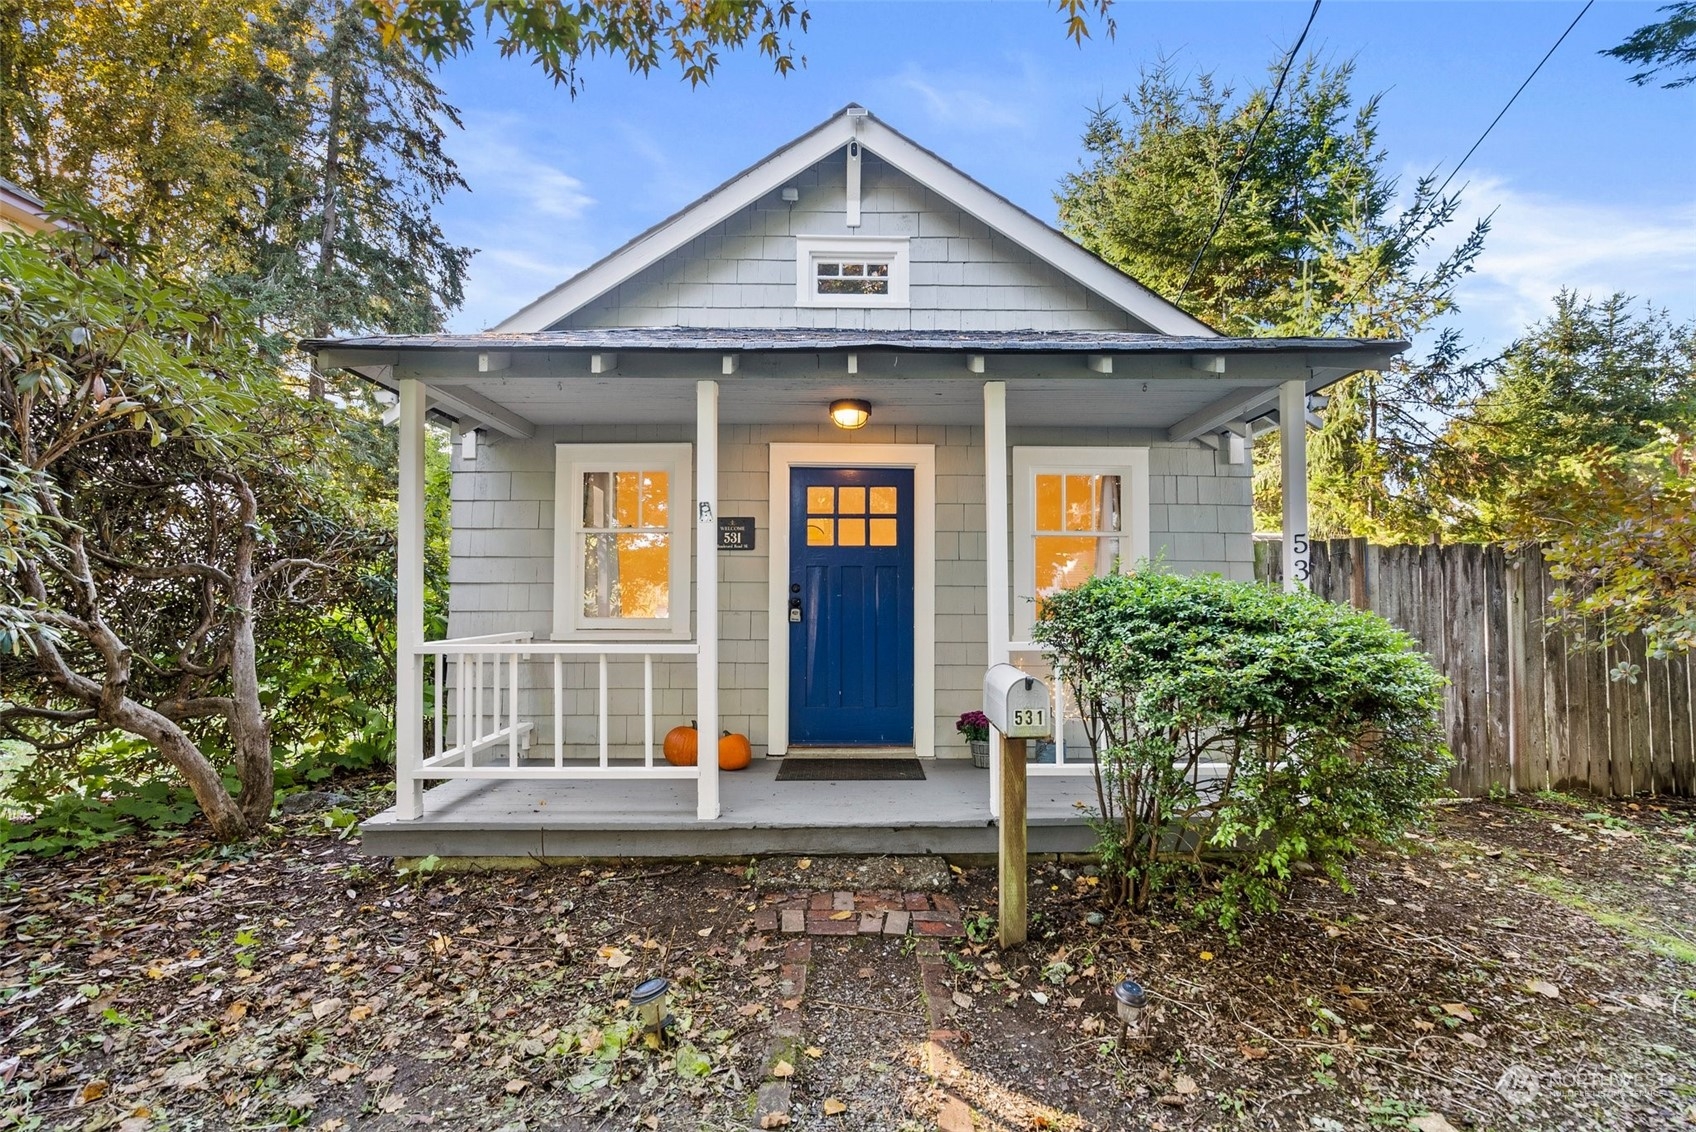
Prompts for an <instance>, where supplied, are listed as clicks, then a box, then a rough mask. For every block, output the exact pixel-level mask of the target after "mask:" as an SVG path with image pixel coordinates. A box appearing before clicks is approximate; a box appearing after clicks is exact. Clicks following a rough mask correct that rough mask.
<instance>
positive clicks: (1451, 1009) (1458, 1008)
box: [1443, 1002, 1478, 1022]
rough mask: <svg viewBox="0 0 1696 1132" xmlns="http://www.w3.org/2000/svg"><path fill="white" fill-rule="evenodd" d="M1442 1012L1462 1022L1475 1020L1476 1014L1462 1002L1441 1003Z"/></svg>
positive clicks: (1476, 1018) (1476, 1019)
mask: <svg viewBox="0 0 1696 1132" xmlns="http://www.w3.org/2000/svg"><path fill="white" fill-rule="evenodd" d="M1443 1013H1444V1014H1448V1015H1452V1016H1453V1017H1456V1018H1459V1019H1460V1020H1461V1021H1462V1022H1476V1021H1478V1016H1477V1015H1476V1014H1474V1013H1472V1010H1471V1009H1470V1008H1469V1007H1468V1006H1467V1005H1466V1003H1464V1002H1445V1003H1443Z"/></svg>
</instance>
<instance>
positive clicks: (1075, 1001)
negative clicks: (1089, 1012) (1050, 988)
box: [1061, 995, 1084, 1010]
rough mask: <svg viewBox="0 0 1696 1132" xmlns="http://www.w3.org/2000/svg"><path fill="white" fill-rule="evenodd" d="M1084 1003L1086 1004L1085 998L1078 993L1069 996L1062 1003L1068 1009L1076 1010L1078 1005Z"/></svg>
mask: <svg viewBox="0 0 1696 1132" xmlns="http://www.w3.org/2000/svg"><path fill="white" fill-rule="evenodd" d="M1083 1004H1084V1000H1083V999H1081V998H1079V997H1077V996H1076V995H1073V996H1072V997H1071V998H1068V999H1066V1000H1065V1001H1064V1002H1062V1003H1061V1005H1062V1006H1064V1007H1065V1008H1066V1009H1068V1010H1076V1009H1077V1008H1078V1007H1080V1006H1082V1005H1083Z"/></svg>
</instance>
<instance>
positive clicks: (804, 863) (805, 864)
mask: <svg viewBox="0 0 1696 1132" xmlns="http://www.w3.org/2000/svg"><path fill="white" fill-rule="evenodd" d="M795 867H796V868H798V869H810V868H812V867H813V859H812V858H811V857H802V858H801V859H800V860H799V861H796V862H795ZM783 1122H784V1123H785V1124H788V1123H789V1119H788V1118H787V1117H785V1118H784V1121H783Z"/></svg>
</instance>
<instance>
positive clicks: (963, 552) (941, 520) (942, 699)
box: [448, 423, 1253, 757]
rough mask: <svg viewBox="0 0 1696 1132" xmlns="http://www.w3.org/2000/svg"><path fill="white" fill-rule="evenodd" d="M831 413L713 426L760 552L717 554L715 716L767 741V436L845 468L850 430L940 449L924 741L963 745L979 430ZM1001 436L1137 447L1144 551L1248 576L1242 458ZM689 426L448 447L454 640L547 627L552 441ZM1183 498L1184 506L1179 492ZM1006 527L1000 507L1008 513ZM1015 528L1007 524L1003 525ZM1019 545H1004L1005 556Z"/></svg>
mask: <svg viewBox="0 0 1696 1132" xmlns="http://www.w3.org/2000/svg"><path fill="white" fill-rule="evenodd" d="M843 439H844V434H843V433H841V432H839V431H837V430H836V429H834V428H832V427H831V426H829V425H828V424H821V425H818V426H813V425H797V426H766V425H725V426H723V427H722V429H721V431H720V476H719V512H720V513H721V514H724V515H751V516H753V517H754V520H755V524H756V541H755V545H756V549H755V550H753V551H748V552H737V553H725V554H721V555H720V558H719V563H720V581H719V587H720V588H719V601H720V613H719V636H720V641H721V644H720V649H721V655H720V666H719V679H720V688H721V692H720V705H721V707H720V710H721V713H722V717H723V726H724V727H725V728H727V729H730V730H733V731H741V732H743V733H745V734H747V735H749V736H750V737H751V738H752V740H753V742H754V745H755V747H756V748H757V749H758V750H760V751H763V750H764V747H765V745H766V740H767V735H766V687H767V668H766V637H767V632H768V630H769V627H770V626H769V620H770V618H769V616H768V614H767V610H766V605H767V581H768V577H769V573H768V572H769V570H770V567H771V563H770V558H769V551H770V546H771V513H770V512H771V508H770V504H769V502H768V479H769V475H768V469H769V449H768V445H770V444H772V443H774V442H776V443H815V444H838V445H840V446H841V450H842V460H843V463H844V464H845V465H851V464H852V463H853V459H854V455H853V452H854V442H858V443H884V444H888V443H903V444H931V445H935V446H936V474H937V483H936V496H937V508H936V511H937V531H936V559H937V561H936V587H937V593H936V650H937V651H936V708H935V716H934V719H933V727H934V734H935V739H936V749H937V752H938V754H941V755H963V754H964V750H963V748H962V747H961V745H960V743H959V741H958V736H957V735H956V734H955V732H954V720H955V718H956V717H957V716H958V715H959V714H960V713H961V712H963V711H967V710H970V709H972V708H974V707H976V706H977V704H978V700H979V698H980V688H981V682H982V678H983V669H984V666H985V664H986V662H987V659H988V649H987V645H986V644H985V610H986V607H987V601H988V596H987V590H986V585H987V582H986V578H987V571H986V551H985V546H986V537H985V534H984V527H985V514H984V482H983V438H982V430H981V429H979V428H976V427H968V426H960V425H949V426H940V425H937V426H914V425H901V426H889V425H883V426H880V425H877V424H875V423H874V424H872V425H870V426H868V427H866V428H865V429H864V430H862V431H861V432H859V433H856V434H855V435H854V442H850V443H843ZM1008 439H1009V442H1010V443H1011V444H1013V445H1105V446H1118V445H1147V446H1148V447H1149V448H1150V456H1149V490H1150V506H1149V536H1150V545H1151V547H1152V548H1153V551H1154V553H1155V555H1156V556H1158V557H1160V558H1162V559H1163V561H1164V562H1165V564H1166V565H1167V566H1168V567H1170V568H1171V569H1174V570H1178V571H1181V572H1203V571H1217V572H1219V573H1222V574H1225V575H1226V576H1228V577H1233V578H1239V579H1245V580H1246V579H1249V578H1251V577H1252V574H1253V546H1252V542H1251V532H1252V530H1253V522H1252V514H1251V507H1250V478H1249V465H1248V464H1246V463H1245V464H1241V465H1229V464H1226V463H1224V462H1223V460H1222V459H1221V458H1220V457H1219V455H1218V454H1217V453H1215V452H1213V451H1212V450H1211V449H1208V448H1205V447H1203V446H1201V445H1199V444H1193V443H1185V444H1173V443H1170V442H1167V441H1165V440H1163V439H1159V438H1157V437H1155V436H1154V435H1153V434H1150V433H1144V432H1136V431H1133V430H1128V429H1100V428H1098V429H1018V428H1014V429H1011V430H1010V431H1009V438H1008ZM692 440H693V430H692V429H691V428H689V427H687V426H683V427H669V428H656V427H655V426H636V425H620V426H599V427H578V428H554V429H544V430H541V431H540V432H539V433H538V435H537V436H536V437H535V438H533V439H531V440H525V441H518V440H511V439H505V438H501V437H491V438H487V439H486V440H485V442H484V443H483V444H482V446H481V447H480V448H479V451H478V455H477V459H476V460H475V461H470V462H467V461H464V460H461V459H460V458H459V456H458V455H457V454H456V455H455V458H454V483H453V538H452V558H451V565H450V577H451V581H452V612H451V614H450V617H449V626H448V633H449V636H453V637H465V636H474V635H479V634H484V633H497V632H514V631H529V632H531V633H533V634H535V636H536V637H537V638H538V639H545V638H547V637H548V636H549V635H550V634H551V632H552V625H553V602H554V593H553V528H554V499H553V496H554V445H555V444H556V443H589V442H593V443H631V442H636V441H685V442H688V441H692ZM1184 500H1189V502H1184ZM1007 521H1008V522H1009V523H1011V521H1012V516H1011V515H1009V516H1008V517H1007ZM1009 529H1011V527H1010V528H1009ZM1017 551H1018V547H1016V546H1015V547H1014V552H1015V553H1017ZM610 672H611V680H610V683H611V686H612V687H613V688H614V689H615V690H616V691H617V693H618V695H617V696H616V697H615V698H614V700H613V704H612V706H613V714H612V716H611V719H610V721H609V739H610V742H611V745H612V747H613V749H614V753H615V755H618V756H624V757H629V756H634V755H639V754H640V751H641V726H642V718H641V702H640V701H641V697H640V689H641V680H642V669H641V665H640V663H639V662H634V661H615V662H613V663H612V664H611V667H610ZM551 683H552V674H551V670H550V667H549V665H548V664H546V663H531V664H528V665H526V666H525V667H524V686H525V687H526V688H528V689H531V691H528V692H526V693H525V694H524V696H523V697H522V699H521V705H520V706H521V710H522V711H523V712H524V713H525V714H526V715H527V716H528V717H530V718H532V719H534V720H536V721H537V724H538V739H539V740H540V741H541V742H543V743H551V742H552V726H553V724H552V704H551V691H550V689H551ZM564 683H565V687H566V699H567V703H566V707H565V714H566V716H567V722H566V739H567V742H568V744H571V745H573V746H574V747H575V748H576V749H575V750H573V752H572V753H573V754H575V755H578V756H581V755H586V754H591V753H592V751H593V747H594V744H595V742H596V738H595V727H596V714H597V697H596V676H595V664H594V662H593V661H588V662H583V661H570V662H567V663H565V664H564ZM654 683H655V689H656V690H655V720H656V730H657V732H658V733H659V734H660V735H663V734H664V732H665V731H666V729H667V728H669V727H671V726H673V725H675V724H677V723H680V722H684V721H687V720H689V719H690V718H692V715H693V712H694V705H695V693H694V685H695V674H694V662H693V660H692V659H679V660H665V659H660V660H656V662H655V681H654Z"/></svg>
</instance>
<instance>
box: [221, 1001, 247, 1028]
mask: <svg viewBox="0 0 1696 1132" xmlns="http://www.w3.org/2000/svg"><path fill="white" fill-rule="evenodd" d="M249 1005H251V1004H250V1003H249V1002H248V1001H247V1000H246V999H245V998H243V999H238V1000H236V1001H235V1002H232V1003H230V1004H229V1005H228V1006H226V1007H224V1022H225V1024H226V1025H234V1024H235V1023H237V1022H240V1021H241V1020H242V1019H243V1018H246V1017H247V1008H248V1006H249Z"/></svg>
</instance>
